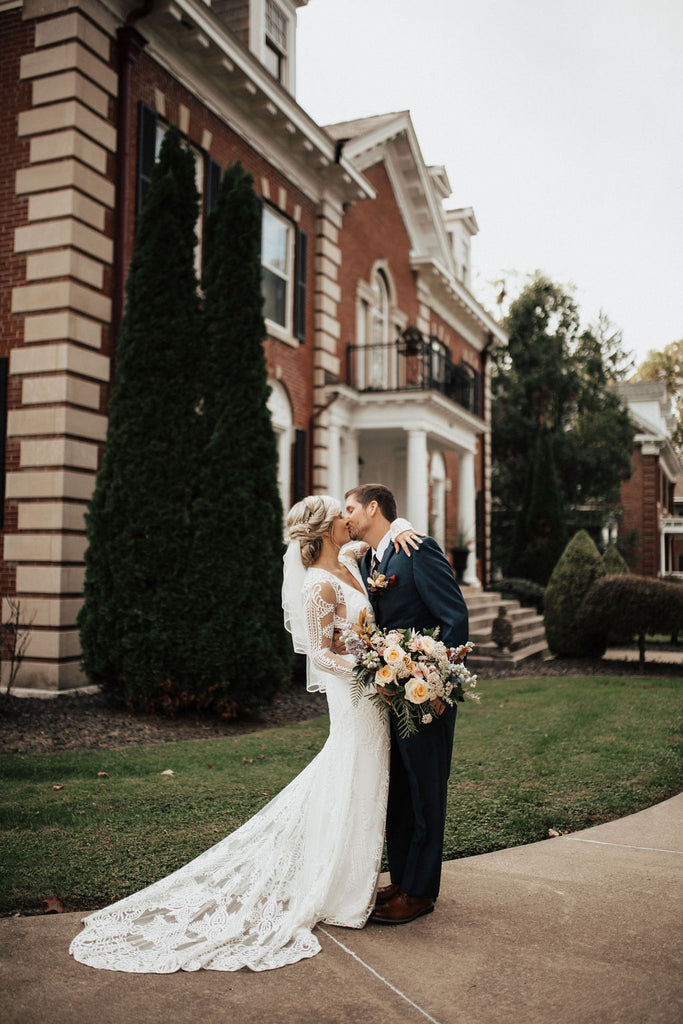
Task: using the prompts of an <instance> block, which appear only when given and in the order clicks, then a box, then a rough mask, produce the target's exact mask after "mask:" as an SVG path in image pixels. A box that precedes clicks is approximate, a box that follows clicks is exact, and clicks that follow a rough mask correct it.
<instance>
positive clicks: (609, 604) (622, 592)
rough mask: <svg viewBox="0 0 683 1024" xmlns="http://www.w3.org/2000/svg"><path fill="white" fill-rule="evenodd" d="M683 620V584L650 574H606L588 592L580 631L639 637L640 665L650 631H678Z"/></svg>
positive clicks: (581, 617) (582, 605) (578, 617)
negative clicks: (625, 634)
mask: <svg viewBox="0 0 683 1024" xmlns="http://www.w3.org/2000/svg"><path fill="white" fill-rule="evenodd" d="M682 623H683V587H677V586H675V584H672V583H664V582H663V581H662V580H656V579H652V578H651V577H649V576H632V575H628V576H627V575H625V574H623V573H621V574H619V575H612V576H603V577H601V578H600V579H598V580H596V581H595V583H594V584H593V586H592V587H591V589H590V590H589V591H588V593H587V594H586V596H585V598H584V600H583V602H582V604H581V607H580V608H579V610H578V613H577V625H578V628H579V629H580V630H587V629H590V630H591V631H595V630H601V631H602V633H603V635H607V634H609V633H610V632H613V631H616V630H619V631H620V632H621V631H627V632H629V633H630V634H631V636H635V635H637V636H638V648H639V651H640V664H641V666H642V665H643V664H644V662H645V636H646V634H647V633H668V632H671V633H675V632H676V631H677V630H679V629H680V628H681V624H682Z"/></svg>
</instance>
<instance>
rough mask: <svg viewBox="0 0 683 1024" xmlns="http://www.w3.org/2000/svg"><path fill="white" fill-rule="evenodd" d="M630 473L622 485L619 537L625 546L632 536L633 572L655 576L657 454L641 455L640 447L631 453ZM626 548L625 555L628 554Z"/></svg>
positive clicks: (657, 489) (657, 547)
mask: <svg viewBox="0 0 683 1024" xmlns="http://www.w3.org/2000/svg"><path fill="white" fill-rule="evenodd" d="M631 465H632V467H633V473H632V474H631V478H630V479H629V480H627V481H625V483H623V484H622V486H621V503H622V506H623V508H624V514H623V516H622V519H621V523H620V524H619V536H620V537H621V538H622V539H623V540H624V541H626V543H627V545H628V542H629V540H630V539H631V536H632V535H634V534H635V535H637V536H636V537H635V550H634V551H633V553H632V554H631V555H630V560H629V565H630V568H631V570H632V572H635V573H638V574H639V575H641V576H656V575H657V569H658V566H659V513H660V511H661V506H660V503H659V500H658V499H659V495H660V487H661V483H660V472H661V471H660V468H659V457H658V456H657V455H643V454H642V452H641V451H640V449H638V450H636V451H635V452H634V453H633V455H632V456H631ZM630 550H631V549H630V548H629V547H627V552H626V553H627V555H629V553H630Z"/></svg>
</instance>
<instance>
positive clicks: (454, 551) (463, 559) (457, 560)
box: [451, 528, 471, 583]
mask: <svg viewBox="0 0 683 1024" xmlns="http://www.w3.org/2000/svg"><path fill="white" fill-rule="evenodd" d="M470 543H471V542H468V541H467V540H466V539H465V534H464V532H463V530H462V528H461V529H459V530H458V541H457V544H456V545H455V547H454V548H451V559H452V561H453V569H454V571H455V578H456V580H457V581H458V583H462V582H463V576H464V574H465V569H466V568H467V559H468V558H469V556H470Z"/></svg>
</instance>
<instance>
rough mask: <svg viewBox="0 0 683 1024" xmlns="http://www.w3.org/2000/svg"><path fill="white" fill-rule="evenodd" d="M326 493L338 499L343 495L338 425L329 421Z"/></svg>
mask: <svg viewBox="0 0 683 1024" xmlns="http://www.w3.org/2000/svg"><path fill="white" fill-rule="evenodd" d="M327 493H328V494H331V495H332V497H333V498H338V499H339V500H340V501H341V500H342V499H343V497H344V492H343V484H342V478H341V458H340V451H339V427H338V426H337V424H336V423H331V424H330V425H329V426H328V428H327Z"/></svg>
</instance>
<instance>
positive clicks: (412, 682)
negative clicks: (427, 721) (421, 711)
mask: <svg viewBox="0 0 683 1024" xmlns="http://www.w3.org/2000/svg"><path fill="white" fill-rule="evenodd" d="M406 700H409V701H410V703H411V704H424V702H425V701H426V700H429V687H428V686H427V683H426V682H425V680H424V679H417V678H416V677H415V676H413V678H412V679H409V680H408V682H407V683H406Z"/></svg>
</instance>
